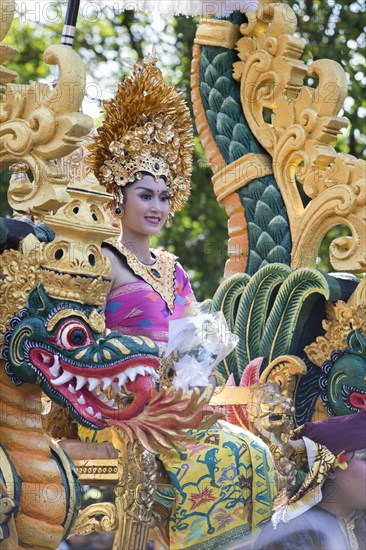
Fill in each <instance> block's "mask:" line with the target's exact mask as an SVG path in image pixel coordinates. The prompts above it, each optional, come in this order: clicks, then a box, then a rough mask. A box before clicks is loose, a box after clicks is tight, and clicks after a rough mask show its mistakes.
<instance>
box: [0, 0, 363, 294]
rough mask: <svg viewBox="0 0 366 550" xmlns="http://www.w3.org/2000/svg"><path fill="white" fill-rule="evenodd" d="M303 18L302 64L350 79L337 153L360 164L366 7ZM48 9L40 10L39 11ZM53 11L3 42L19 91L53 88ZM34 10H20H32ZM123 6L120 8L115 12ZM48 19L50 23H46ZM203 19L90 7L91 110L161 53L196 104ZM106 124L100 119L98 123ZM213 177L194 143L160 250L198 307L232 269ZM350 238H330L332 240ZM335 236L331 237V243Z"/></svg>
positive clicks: (59, 12)
mask: <svg viewBox="0 0 366 550" xmlns="http://www.w3.org/2000/svg"><path fill="white" fill-rule="evenodd" d="M288 3H289V4H290V5H291V6H292V7H293V9H294V11H295V12H296V14H297V16H298V31H299V34H300V35H301V36H302V37H303V38H304V39H305V40H306V42H307V46H306V49H305V54H304V60H305V61H312V60H315V59H320V58H331V59H334V60H336V61H338V62H339V63H341V65H342V66H343V68H344V69H345V71H346V72H347V73H348V74H349V77H350V78H349V97H348V98H347V100H346V103H345V106H344V109H343V113H342V114H343V115H344V116H346V117H347V118H349V120H350V122H351V124H350V127H349V129H348V130H347V132H346V133H345V134H344V135H341V136H340V137H339V138H338V140H337V144H336V146H337V148H338V150H340V151H342V152H345V153H350V154H353V155H356V156H358V157H360V156H362V154H363V149H364V145H365V136H364V134H363V132H362V131H363V127H362V117H363V116H364V114H365V109H366V99H363V94H362V89H363V87H364V85H365V74H364V56H363V45H364V40H365V31H364V28H363V26H362V17H361V13H362V2H361V1H356V2H351V3H349V1H347V0H339V1H337V2H334V1H332V0H304V1H303V0H300V1H292V0H290V1H289V2H288ZM38 4H42V3H38ZM52 4H53V5H54V9H53V11H52V6H50V5H49V6H48V9H47V12H46V13H43V14H40V15H43V16H44V19H43V20H42V21H36V20H35V19H37V17H36V16H35V15H34V14H35V10H34V9H33V11H32V10H30V11H29V12H28V11H26V12H23V13H18V14H17V16H16V18H15V20H14V21H13V25H12V27H11V30H10V32H9V34H8V36H7V37H6V39H5V42H7V43H8V44H11V45H13V46H15V47H17V48H18V50H19V52H20V53H19V55H17V56H15V57H14V58H13V59H12V60H11V61H10V62H8V63H7V67H8V68H10V69H14V70H16V71H17V72H18V73H19V76H18V77H17V79H16V80H15V81H14V83H15V84H24V83H29V82H30V81H32V80H43V79H48V80H50V74H49V73H50V68H49V67H48V66H47V65H46V64H45V63H44V62H43V61H42V53H43V52H44V50H45V49H46V48H47V46H49V45H51V44H55V43H59V42H60V36H61V31H62V17H61V16H63V17H64V15H65V13H66V6H67V2H66V0H59V1H58V2H53V3H52ZM30 5H33V3H30V2H29V3H28V2H27V3H24V2H23V3H20V6H23V7H24V6H27V10H28V7H30ZM116 5H117V6H118V2H117V4H116ZM45 19H46V20H45ZM196 26H197V19H194V18H186V17H176V18H173V19H169V20H166V21H162V20H160V19H159V20H157V19H156V17H154V16H152V15H149V14H144V13H135V12H132V11H127V12H121V11H118V10H116V9H112V8H108V7H104V8H103V9H101V8H98V3H97V2H92V3H91V4H90V6H89V8H88V10H87V12H85V11H84V13H81V15H80V16H79V20H78V30H77V34H76V41H75V49H76V51H78V52H79V53H80V55H81V57H82V58H83V60H84V61H85V64H86V67H87V71H88V74H89V84H88V85H87V90H86V93H87V97H88V101H89V102H90V103H94V104H100V103H101V97H102V93H103V97H105V98H108V97H111V96H112V95H113V92H114V91H115V89H116V86H117V85H118V82H119V81H120V80H122V79H123V77H124V76H125V75H126V74H128V73H129V63H131V62H132V61H129V60H130V59H131V60H133V61H135V60H137V59H138V58H141V57H143V56H144V55H146V54H147V53H150V51H151V47H152V45H153V44H155V45H156V50H157V55H158V58H159V60H160V67H161V68H162V69H163V71H164V73H165V76H166V78H167V80H168V81H170V82H171V83H173V84H176V85H178V86H180V87H181V88H182V89H183V91H184V93H185V94H186V97H187V100H188V102H189V104H191V102H190V96H189V92H190V85H189V82H190V68H191V57H192V46H193V38H194V34H195V30H196ZM99 120H100V117H99ZM211 175H212V174H211V170H210V168H209V166H208V163H207V161H206V159H205V155H204V151H203V148H202V145H201V144H200V142H199V139H198V138H196V151H195V162H194V171H193V178H192V195H191V198H190V200H189V202H188V204H187V206H186V207H185V209H184V210H183V211H182V212H181V213H179V214H177V215H176V217H175V220H174V224H173V227H172V228H170V229H165V230H164V231H163V232H162V234H161V236H160V237H159V242H158V244H159V245H161V246H163V247H164V248H168V249H169V250H171V251H173V252H174V253H175V254H177V255H178V256H179V258H180V261H181V263H182V264H183V265H184V267H185V268H186V269H187V271H188V272H189V274H190V276H191V280H192V283H193V287H194V290H195V292H196V295H197V298H198V299H204V298H207V297H210V296H212V295H213V293H214V292H215V290H216V288H217V285H218V284H219V282H220V279H221V277H222V274H223V269H224V264H225V261H226V241H227V230H226V213H225V211H224V209H223V208H222V207H220V206H219V205H218V204H217V203H216V200H215V197H214V194H213V191H212V186H211ZM0 178H1V179H0V215H6V214H10V211H9V207H8V205H7V201H6V191H7V182H8V180H9V172H8V171H7V170H4V171H3V172H2V173H1V174H0ZM345 232H346V230H344V229H342V228H340V229H335V230H332V238H334V237H335V236H336V235H339V234H340V233H345ZM329 238H330V235H329V236H328V241H329ZM321 256H322V263H321V264H320V266H321V267H322V268H323V269H325V270H329V269H330V266H329V264H328V263H327V240H325V242H324V247H323V250H322V252H321Z"/></svg>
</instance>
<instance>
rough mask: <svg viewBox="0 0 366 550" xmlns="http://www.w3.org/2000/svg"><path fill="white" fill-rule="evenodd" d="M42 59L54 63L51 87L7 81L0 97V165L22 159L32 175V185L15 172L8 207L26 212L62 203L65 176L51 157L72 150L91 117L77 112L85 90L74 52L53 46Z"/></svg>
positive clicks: (79, 65)
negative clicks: (54, 79)
mask: <svg viewBox="0 0 366 550" xmlns="http://www.w3.org/2000/svg"><path fill="white" fill-rule="evenodd" d="M1 53H3V52H2V50H1ZM9 57H10V55H7V57H5V59H8V58H9ZM43 58H44V61H45V62H46V63H47V64H49V65H58V68H59V78H58V81H57V83H56V84H55V86H54V87H52V86H49V85H48V84H44V83H38V82H34V83H32V84H30V85H28V86H24V85H17V84H7V85H6V86H5V91H4V92H3V94H2V97H1V112H0V163H1V165H2V166H3V167H5V166H9V165H11V164H12V163H25V164H26V165H27V167H29V168H30V170H31V171H32V174H33V182H32V184H30V182H29V180H28V179H26V178H24V177H23V178H21V179H19V178H17V176H16V175H15V177H13V178H12V179H11V181H10V185H9V190H8V200H9V204H10V206H11V207H12V208H13V209H14V210H18V211H21V212H28V213H45V212H49V211H51V210H57V208H59V207H60V206H62V205H63V204H65V203H66V202H67V200H68V194H67V192H66V185H67V184H68V180H67V178H66V177H65V175H64V174H63V173H62V172H61V170H60V169H59V167H58V165H57V164H55V162H54V159H57V158H60V157H63V156H65V155H67V154H69V153H71V152H72V151H74V150H75V149H76V148H77V147H78V145H79V142H80V140H81V138H82V137H83V136H84V135H85V134H87V133H88V132H89V131H90V130H91V128H92V126H93V121H92V119H91V118H90V117H89V116H87V115H84V114H82V113H81V112H79V110H80V106H81V102H82V100H83V96H84V88H85V68H84V65H83V62H82V60H81V58H80V57H79V55H78V54H77V53H75V52H74V51H73V50H72V49H71V48H69V47H67V46H61V45H53V46H50V47H49V48H47V50H46V51H45V53H44V56H43ZM12 77H14V74H13V75H12ZM7 80H10V75H9V78H7Z"/></svg>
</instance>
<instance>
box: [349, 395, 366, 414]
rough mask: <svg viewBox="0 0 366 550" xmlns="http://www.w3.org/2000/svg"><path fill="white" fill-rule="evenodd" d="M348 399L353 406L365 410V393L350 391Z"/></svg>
mask: <svg viewBox="0 0 366 550" xmlns="http://www.w3.org/2000/svg"><path fill="white" fill-rule="evenodd" d="M349 401H350V403H351V405H352V406H353V407H356V408H357V409H363V410H364V411H365V410H366V395H365V394H364V393H357V392H352V394H351V396H350V398H349Z"/></svg>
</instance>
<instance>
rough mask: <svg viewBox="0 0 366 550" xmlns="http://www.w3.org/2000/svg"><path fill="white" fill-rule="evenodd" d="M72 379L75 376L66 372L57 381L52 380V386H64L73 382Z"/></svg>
mask: <svg viewBox="0 0 366 550" xmlns="http://www.w3.org/2000/svg"><path fill="white" fill-rule="evenodd" d="M72 378H74V375H73V374H71V372H67V371H66V370H65V371H64V372H63V373H62V374H61V376H59V377H58V378H56V379H55V380H51V384H53V385H54V386H62V384H66V382H69V380H71V379H72Z"/></svg>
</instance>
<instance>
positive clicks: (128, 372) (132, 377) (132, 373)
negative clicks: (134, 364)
mask: <svg viewBox="0 0 366 550" xmlns="http://www.w3.org/2000/svg"><path fill="white" fill-rule="evenodd" d="M124 374H125V375H126V376H127V378H128V379H129V380H131V382H134V381H135V378H136V376H137V372H136V369H127V370H126V371H125V372H124Z"/></svg>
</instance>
